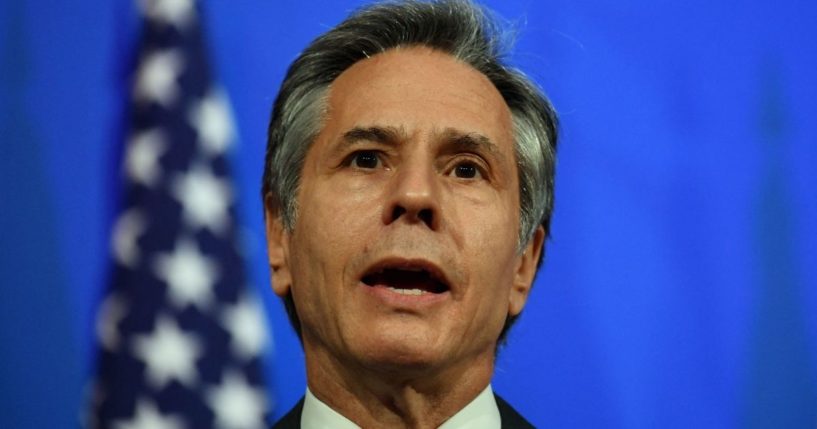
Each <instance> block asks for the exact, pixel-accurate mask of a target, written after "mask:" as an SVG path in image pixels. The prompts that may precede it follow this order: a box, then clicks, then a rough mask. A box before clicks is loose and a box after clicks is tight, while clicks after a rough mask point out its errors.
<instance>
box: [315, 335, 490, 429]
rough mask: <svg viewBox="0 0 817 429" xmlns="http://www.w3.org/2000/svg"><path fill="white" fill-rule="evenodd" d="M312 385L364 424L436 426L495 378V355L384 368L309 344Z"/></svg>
mask: <svg viewBox="0 0 817 429" xmlns="http://www.w3.org/2000/svg"><path fill="white" fill-rule="evenodd" d="M305 349H306V350H305V351H306V371H307V380H308V384H309V390H310V391H312V393H313V394H314V395H315V396H316V397H317V398H318V399H320V400H321V401H323V402H324V403H325V404H327V405H328V406H330V407H331V408H332V409H334V410H335V411H337V412H339V413H340V414H342V415H343V416H345V417H346V418H348V419H349V420H351V421H353V422H355V424H357V425H358V426H360V427H364V428H366V427H390V428H436V427H439V426H440V425H441V424H442V423H443V422H445V421H446V420H447V419H448V418H450V417H451V416H453V415H454V414H456V413H457V412H458V411H459V410H461V409H462V408H463V407H465V406H466V405H467V404H468V403H469V402H471V401H472V400H473V399H474V398H476V397H477V395H479V393H480V392H482V391H483V390H484V389H485V388H486V387H487V386H488V383H490V380H491V374H492V373H493V366H494V355H493V353H490V352H489V353H486V354H484V355H480V356H476V357H472V358H471V359H467V361H466V360H463V362H462V363H461V364H460V365H452V366H450V367H446V368H421V369H417V368H411V369H401V368H382V367H380V368H379V367H377V365H361V364H358V363H353V362H342V361H341V360H339V359H337V358H335V357H334V356H332V355H330V354H329V353H327V352H326V350H322V349H320V348H319V349H313V350H310V349H311V347H308V346H307V347H305Z"/></svg>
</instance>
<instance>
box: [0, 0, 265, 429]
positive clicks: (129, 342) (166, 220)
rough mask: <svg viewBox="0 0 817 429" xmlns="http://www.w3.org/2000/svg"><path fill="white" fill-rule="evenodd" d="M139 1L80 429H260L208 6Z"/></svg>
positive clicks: (258, 324) (232, 134)
mask: <svg viewBox="0 0 817 429" xmlns="http://www.w3.org/2000/svg"><path fill="white" fill-rule="evenodd" d="M136 1H137V2H139V7H138V8H136V9H137V11H138V12H139V13H140V15H141V16H140V21H141V28H142V30H143V31H141V32H140V33H139V36H140V42H139V46H138V53H139V55H138V58H136V59H137V60H138V63H137V64H135V68H134V69H133V70H132V74H131V78H132V84H131V88H130V91H131V93H130V96H131V97H130V98H131V99H130V103H131V105H130V108H129V109H127V113H128V116H129V118H128V122H127V124H126V127H127V128H126V129H124V130H123V131H125V132H127V137H126V138H124V139H123V140H122V141H121V142H120V143H121V144H123V145H125V146H124V147H123V152H122V153H123V158H122V160H121V161H122V165H121V167H122V171H121V174H120V176H119V178H120V179H121V180H122V183H121V185H122V186H121V189H120V191H117V193H116V194H115V196H116V199H117V202H118V203H119V206H118V207H117V209H118V213H119V214H118V217H117V218H116V221H115V223H114V226H113V228H112V230H111V231H110V232H111V237H110V245H109V247H110V259H111V267H110V268H111V271H110V275H109V277H108V288H107V291H106V293H105V297H104V299H103V300H101V303H100V308H99V311H98V315H97V325H96V337H97V340H98V343H99V345H100V347H99V349H98V350H99V353H100V355H99V359H98V360H97V362H96V363H97V377H96V380H95V381H94V384H93V385H94V386H95V388H94V390H93V393H94V396H93V397H89V398H88V403H89V406H90V407H92V413H90V414H89V415H88V417H87V418H86V419H84V423H85V425H84V426H87V427H92V428H114V429H215V428H216V427H222V428H224V429H227V428H229V429H242V428H250V427H252V428H255V427H259V428H260V427H265V423H264V422H265V419H268V418H270V417H271V412H272V410H271V409H270V408H269V402H270V401H269V400H265V399H264V398H265V395H266V393H267V391H266V389H265V385H266V382H267V380H268V379H267V378H266V377H265V376H264V374H263V368H262V363H263V356H262V355H261V353H262V352H265V351H267V350H266V348H267V347H265V344H266V343H267V342H268V341H269V338H271V335H270V336H268V334H267V333H266V329H267V328H268V326H267V324H266V320H265V318H264V317H263V315H261V314H259V312H260V311H262V309H263V308H262V307H261V306H260V305H259V303H258V302H256V301H257V299H258V297H257V296H256V294H254V293H252V291H251V290H249V289H252V286H250V285H248V279H247V273H246V268H247V267H246V262H247V259H248V255H247V254H245V253H244V251H245V250H246V249H242V247H241V245H240V244H246V243H242V242H241V238H242V237H240V234H241V233H242V232H241V231H242V230H243V228H242V224H241V222H240V221H239V219H237V218H236V209H235V202H236V199H237V197H236V191H235V188H233V182H232V171H231V168H230V167H231V165H230V159H229V156H230V154H229V151H230V150H231V149H233V147H234V146H235V141H236V131H235V128H234V125H233V118H232V115H231V114H230V112H229V106H228V97H227V94H226V92H225V91H224V90H223V89H222V88H221V86H220V85H219V84H218V82H216V81H215V80H214V79H213V77H214V76H213V73H212V69H211V67H210V65H209V62H208V58H209V53H208V50H207V46H206V43H205V39H206V37H205V35H204V34H203V30H204V28H205V27H206V25H201V23H200V22H199V19H200V18H202V16H204V15H205V14H203V13H201V9H202V8H203V7H206V6H205V5H204V4H203V3H204V2H199V1H198V0H136ZM81 244H82V243H80V245H81ZM0 389H2V388H0ZM89 396H90V395H89ZM211 404H212V406H211Z"/></svg>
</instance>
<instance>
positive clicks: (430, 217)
mask: <svg viewBox="0 0 817 429" xmlns="http://www.w3.org/2000/svg"><path fill="white" fill-rule="evenodd" d="M417 217H418V218H420V220H422V221H423V222H424V223H425V224H426V225H428V227H429V228H431V227H432V226H433V223H434V213H432V211H431V209H423V210H420V213H418V214H417Z"/></svg>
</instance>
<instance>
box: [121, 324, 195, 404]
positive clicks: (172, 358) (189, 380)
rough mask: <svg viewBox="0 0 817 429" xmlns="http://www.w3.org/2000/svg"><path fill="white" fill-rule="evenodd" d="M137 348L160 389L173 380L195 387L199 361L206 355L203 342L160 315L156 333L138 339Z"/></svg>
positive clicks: (149, 374) (135, 349)
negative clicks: (197, 361)
mask: <svg viewBox="0 0 817 429" xmlns="http://www.w3.org/2000/svg"><path fill="white" fill-rule="evenodd" d="M133 348H134V353H135V355H136V356H138V357H139V358H141V360H142V361H143V362H144V363H145V365H146V368H145V370H146V373H147V377H148V381H149V382H150V383H151V384H152V385H153V386H154V387H155V388H156V389H161V388H163V387H164V386H165V385H167V383H169V382H170V381H172V380H176V381H178V382H180V383H182V384H184V385H186V386H191V385H192V384H193V383H195V382H196V381H197V379H198V372H197V371H196V360H197V359H198V358H199V357H200V356H201V353H202V346H201V343H200V341H199V340H198V339H197V338H196V337H195V336H194V335H192V334H187V333H185V332H184V331H182V330H181V329H179V327H178V325H176V323H175V322H174V321H173V320H172V319H170V318H168V317H165V316H159V317H158V318H157V320H156V326H155V327H154V328H153V332H152V333H151V334H150V335H140V336H138V337H136V338H135V339H134V343H133Z"/></svg>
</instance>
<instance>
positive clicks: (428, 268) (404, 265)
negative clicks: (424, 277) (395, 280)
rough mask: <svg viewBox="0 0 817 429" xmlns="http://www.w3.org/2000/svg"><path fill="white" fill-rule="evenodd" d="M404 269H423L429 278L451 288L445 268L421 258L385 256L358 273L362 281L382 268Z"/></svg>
mask: <svg viewBox="0 0 817 429" xmlns="http://www.w3.org/2000/svg"><path fill="white" fill-rule="evenodd" d="M387 269H392V270H405V271H425V272H427V273H428V274H429V275H430V276H431V278H433V279H434V280H436V281H438V282H440V283H442V284H443V285H444V286H445V287H446V289H447V290H450V289H451V288H452V283H451V280H450V279H449V278H448V275H446V273H445V270H444V269H443V268H442V267H440V266H439V265H437V264H435V263H434V262H432V261H429V260H427V259H422V258H417V259H413V258H385V259H381V260H378V261H377V262H375V263H373V264H372V265H370V266H369V267H368V268H366V269H365V270H364V271H363V273H362V274H361V275H360V280H361V281H362V280H363V279H364V278H365V277H366V276H369V275H372V274H377V273H380V272H382V271H384V270H387Z"/></svg>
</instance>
